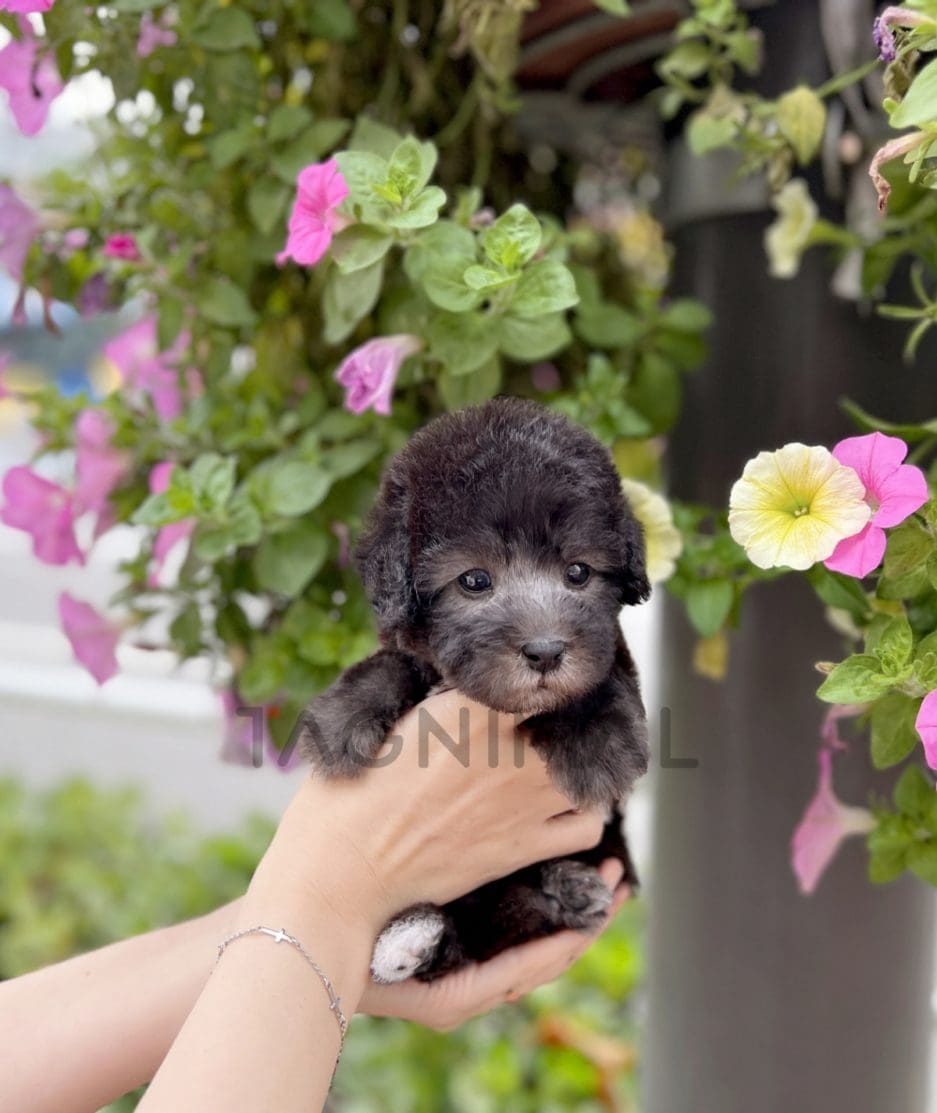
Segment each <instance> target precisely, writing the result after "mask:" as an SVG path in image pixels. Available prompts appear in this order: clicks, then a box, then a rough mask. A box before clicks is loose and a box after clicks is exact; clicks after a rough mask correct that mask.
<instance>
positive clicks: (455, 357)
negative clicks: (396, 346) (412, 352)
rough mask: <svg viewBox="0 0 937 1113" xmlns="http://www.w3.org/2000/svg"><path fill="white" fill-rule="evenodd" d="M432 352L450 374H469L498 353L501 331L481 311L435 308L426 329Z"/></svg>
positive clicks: (430, 351)
mask: <svg viewBox="0 0 937 1113" xmlns="http://www.w3.org/2000/svg"><path fill="white" fill-rule="evenodd" d="M426 339H427V340H428V341H429V353H430V355H431V356H432V357H433V358H434V359H438V360H439V361H440V362H441V363H443V364H444V365H445V368H446V370H447V371H448V372H449V374H450V375H466V374H468V372H470V371H474V370H475V369H476V368H478V367H480V366H481V365H482V364H483V363H487V362H488V360H490V359H491V357H492V356H493V355H494V354H495V352H496V351H497V349H498V332H497V329H495V328H492V324H491V321H490V320H489V319H488V318H486V317H483V316H481V314H479V313H445V312H436V313H433V314H432V315H431V316H430V318H429V324H428V326H427V330H426Z"/></svg>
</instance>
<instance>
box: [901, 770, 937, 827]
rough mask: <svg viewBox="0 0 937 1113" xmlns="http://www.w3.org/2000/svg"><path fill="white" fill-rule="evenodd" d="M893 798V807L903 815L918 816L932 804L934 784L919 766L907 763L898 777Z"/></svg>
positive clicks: (926, 811)
mask: <svg viewBox="0 0 937 1113" xmlns="http://www.w3.org/2000/svg"><path fill="white" fill-rule="evenodd" d="M893 799H894V801H895V807H896V808H898V809H899V810H900V811H902V812H904V814H905V815H909V816H912V817H916V818H920V817H923V816H925V815H927V814H928V813H929V812H930V810H931V807H932V806H933V803H934V786H933V784H932V783H931V780H930V778H929V777H928V776H926V775H925V773H924V771H923V770H922V769H921V768H920V767H919V766H917V765H909V766H908V767H907V769H905V770H904V772H903V773H902V774H901V776H900V777H899V778H898V783H897V784H896V785H895V791H894V793H893Z"/></svg>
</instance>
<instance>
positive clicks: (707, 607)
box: [686, 580, 735, 638]
mask: <svg viewBox="0 0 937 1113" xmlns="http://www.w3.org/2000/svg"><path fill="white" fill-rule="evenodd" d="M734 599H735V589H734V588H733V586H732V583H731V582H730V581H729V580H702V581H699V582H697V583H692V584H690V586H689V588H688V590H687V593H686V609H687V615H688V616H689V619H690V621H691V622H692V623H693V627H694V629H695V630H696V632H697V633H698V634H699V635H700V637H703V638H708V637H711V636H712V635H713V634H715V633H716V632H717V631H718V630H720V629H721V628H722V626H723V625H724V623H725V620H726V619H727V618H728V617H729V611H730V610H731V609H732V603H733V601H734Z"/></svg>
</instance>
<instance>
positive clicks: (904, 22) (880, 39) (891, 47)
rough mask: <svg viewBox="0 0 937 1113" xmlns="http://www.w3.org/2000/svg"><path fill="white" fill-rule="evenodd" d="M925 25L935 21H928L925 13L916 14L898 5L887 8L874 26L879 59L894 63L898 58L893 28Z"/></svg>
mask: <svg viewBox="0 0 937 1113" xmlns="http://www.w3.org/2000/svg"><path fill="white" fill-rule="evenodd" d="M925 23H933V20H931V19H928V17H927V16H926V15H924V13H923V12H914V11H912V10H911V9H910V8H901V7H898V6H896V5H892V6H891V7H889V8H886V9H885V10H884V11H883V12H882V14H881V15H880V16H878V18H877V19H876V20H875V22H874V23H873V24H872V41H873V42H874V43H875V48H876V50H877V51H878V56H879V58H880V59H881V60H882V61H883V62H894V60H895V58H896V57H897V51H896V49H895V36H894V34H893V33H892V27H920V26H922V25H923V24H925Z"/></svg>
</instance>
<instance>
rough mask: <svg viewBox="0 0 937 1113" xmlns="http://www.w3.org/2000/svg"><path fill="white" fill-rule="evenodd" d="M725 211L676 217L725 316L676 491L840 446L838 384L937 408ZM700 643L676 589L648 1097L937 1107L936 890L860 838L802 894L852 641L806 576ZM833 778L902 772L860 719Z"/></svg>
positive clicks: (666, 1110)
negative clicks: (830, 726) (832, 696)
mask: <svg viewBox="0 0 937 1113" xmlns="http://www.w3.org/2000/svg"><path fill="white" fill-rule="evenodd" d="M758 21H759V22H760V23H761V24H762V26H764V27H765V31H766V37H767V41H768V45H769V58H773V59H776V60H778V59H779V60H780V62H779V65H780V71H775V72H774V73H772V74H768V75H767V80H768V82H769V87H768V91H769V92H771V93H774V92H777V91H780V90H781V89H783V88H785V87H790V86H791V85H793V84H794V83H795V82H796V80H797V79H798V78H800V77H804V78H806V79H807V80H813V81H816V80H817V79H820V80H822V78H823V76H824V73H823V70H822V67H823V54H822V44H821V41H820V35H819V29H818V20H817V5H816V4H815V3H811V2H808V0H805V2H801V0H783V3H780V4H778V5H776V6H775V7H774V8H771V9H767V10H765V11H764V12H762V13H759V20H758ZM818 70H819V72H818ZM771 83H773V84H771ZM688 174H690V175H693V177H689V176H688ZM671 176H672V177H674V178H675V180H679V182H680V183H681V184H682V185H683V186H684V187H685V186H686V185H687V182H688V181H689V182H690V183H691V187H692V188H695V189H697V190H699V191H705V188H706V178H705V175H704V174H702V173H701V172H700V170H699V168H698V167H696V168H695V169H690V170H689V171H688V168H687V166H686V164H685V163H684V164H680V165H675V167H674V168H673V174H672V175H671ZM813 184H814V186H815V188H814V192H815V193H818V192H819V189H818V187H816V183H813ZM722 189H723V196H726V195H727V193H728V190H727V189H726V187H725V183H724V182H723V184H722ZM682 207H683V210H684V215H685V216H686V215H687V213H688V210H687V208H686V206H685V205H684V206H682ZM756 207H757V206H756ZM722 209H723V211H722V214H721V215H720V214H716V213H714V212H713V211H712V210H710V215H699V214H702V213H704V212H705V210H706V203H705V198H702V199H701V204H700V205H699V206H698V209H697V213H698V215H697V217H696V218H695V219H691V218H687V219H685V220H684V222H683V223H682V225H681V226H680V227H679V228H677V229H676V230H675V239H676V244H677V253H678V255H677V258H678V268H679V273H678V275H677V284H678V288H679V289H680V290H681V292H688V293H693V294H695V295H696V296H698V297H700V298H702V299H703V300H704V301H705V302H706V303H707V304H708V305H710V306H711V307H712V308H713V310H714V311H715V314H716V322H717V323H716V326H715V329H714V334H713V336H712V356H711V359H710V361H709V366H708V367H707V368H706V369H704V370H702V371H700V372H699V374H698V376H697V377H695V378H694V380H693V382H692V383H691V385H690V389H689V392H688V396H687V399H686V404H685V408H684V420H683V424H682V426H681V428H679V429H678V430H677V431H676V432H675V434H674V436H673V438H672V441H671V454H670V459H671V469H672V487H673V490H674V493H675V494H676V495H677V496H678V497H680V498H684V499H690V500H703V501H707V502H709V503H711V504H714V505H723V506H724V505H725V503H726V500H727V496H728V491H729V487H730V485H731V482H732V481H733V479H735V478H736V477H737V476H738V474H739V473H740V472H741V469H742V466H743V465H744V463H745V461H746V460H748V459H749V458H750V457H751V456H752V455H754V454H755V453H756V452H757V451H758V450H759V449H762V448H775V447H779V446H780V445H781V444H783V443H785V442H786V441H790V440H803V441H805V442H806V443H814V444H816V443H825V444H828V445H831V444H832V443H834V442H835V440H836V439H838V438H839V437H841V436H844V435H847V434H848V433H849V432H851V431H852V430H851V427H850V426H849V424H848V423H847V422H846V421H845V419H844V418H843V416H842V414H841V413H840V412H839V410H838V407H837V401H838V399H839V398H840V397H842V396H844V395H848V396H850V397H852V398H854V399H855V400H857V401H858V402H859V403H860V404H862V405H864V406H865V407H867V408H868V409H869V410H871V411H872V412H873V413H876V414H878V415H881V416H883V417H888V418H904V419H912V418H924V417H932V416H933V415H934V414H937V378H935V375H934V370H933V368H934V357H935V349H934V347H930V348H928V349H925V350H922V351H921V352H920V353H919V357H918V366H916V367H913V368H906V367H904V366H903V364H902V362H901V352H900V349H901V343H902V340H903V331H902V329H901V328H900V327H896V326H895V325H894V324H891V323H886V322H883V321H881V320H879V319H877V318H874V317H865V318H863V316H862V315H861V312H860V311H859V310H858V309H857V307H856V306H855V305H853V304H850V303H844V302H841V301H838V300H837V299H836V298H835V297H834V296H833V295H832V294H831V293H830V291H829V279H830V268H829V266H828V265H827V264H826V263H825V262H824V260H823V259H822V258H820V257H818V256H817V257H810V256H808V258H807V259H806V260H805V263H804V265H803V267H802V269H801V272H800V274H799V275H798V277H797V279H796V280H794V281H789V282H781V281H776V280H772V279H771V278H769V277H768V275H767V269H766V262H765V257H764V252H763V247H762V233H763V230H764V228H765V226H766V225H767V223H768V222H769V220H770V219H771V215H770V214H769V213H767V212H765V211H760V212H753V211H751V210H752V199H751V197H749V198H748V199H747V201H746V200H744V199H743V200H742V201H741V202H740V204H739V206H738V208H737V210H736V211H735V212H734V213H733V212H728V211H726V206H724V205H723V206H722ZM739 210H745V211H739ZM692 644H693V636H692V634H691V632H690V631H689V628H688V625H687V622H686V619H685V618H684V617H683V615H682V613H681V611H680V608H679V607H678V606H676V605H674V604H673V603H672V602H670V601H668V605H667V607H666V609H665V618H664V634H663V661H662V673H663V676H664V684H663V689H664V690H663V693H662V702H663V704H664V705H665V706H668V707H669V708H670V709H671V750H672V752H673V754H674V755H675V756H678V757H687V756H689V757H694V758H696V759H698V761H699V765H698V767H696V768H693V769H688V768H670V769H666V768H665V769H661V770H659V771H658V773H657V786H656V787H657V808H656V819H655V827H656V831H655V837H656V843H655V855H654V871H653V872H654V876H653V879H652V885H651V887H650V893H649V896H650V903H651V916H650V924H649V940H650V941H649V948H650V956H649V962H650V971H649V996H650V1004H649V1016H648V1025H647V1031H646V1039H645V1049H644V1057H643V1063H644V1079H643V1082H644V1096H643V1104H642V1109H643V1111H644V1113H925V1110H926V1109H927V1092H928V1073H927V1070H928V1059H929V1050H930V1043H931V1039H932V1018H931V1012H930V1008H929V1000H930V994H931V986H932V956H933V951H934V909H935V900H934V895H933V892H932V890H930V889H929V888H928V887H927V886H926V885H924V883H923V882H918V881H915V880H911V879H904V880H902V881H900V882H898V883H895V884H892V885H889V886H886V887H881V888H880V887H874V886H872V885H871V884H870V883H869V882H868V881H867V880H866V875H865V862H866V858H865V850H864V847H863V846H862V844H861V841H860V840H853V841H852V842H851V843H850V844H847V845H846V846H845V847H844V849H843V851H842V852H841V854H840V857H839V858H838V859H837V860H836V861H835V862H834V864H833V865H832V867H831V868H830V870H829V871H828V873H827V874H826V876H825V877H824V878H823V880H822V881H821V883H820V886H819V889H818V891H817V892H816V893H815V894H814V895H813V896H812V897H809V898H804V897H801V896H800V895H799V893H798V891H797V888H796V885H795V881H794V878H793V876H792V874H791V870H790V866H789V862H788V846H789V841H790V836H791V832H792V830H793V828H794V826H795V824H796V822H797V820H798V818H799V817H800V814H801V812H802V811H803V808H804V807H805V805H806V803H807V800H808V799H809V797H810V796H811V795H812V793H813V790H814V786H815V781H816V760H815V757H816V749H817V744H818V733H819V727H820V722H821V718H822V715H823V711H824V708H823V706H822V705H821V704H820V703H819V702H818V701H817V700H816V699H815V697H814V691H815V689H816V686H817V681H818V677H817V674H816V673H815V672H814V671H813V668H812V663H813V662H814V661H815V660H820V659H823V658H834V659H835V658H837V657H838V656H841V655H842V653H841V649H842V647H841V644H840V641H839V639H838V638H837V636H836V635H835V633H834V632H833V631H832V630H831V629H830V628H829V627H828V626H827V625H826V624H825V622H824V620H823V616H822V608H821V606H820V604H819V603H818V602H817V601H816V600H815V599H814V597H813V595H812V593H811V591H810V590H809V588H808V587H807V585H806V584H805V583H803V582H802V581H800V580H794V579H791V580H784V581H781V582H779V583H775V584H770V585H765V586H763V587H761V588H760V589H758V590H757V591H754V592H752V593H751V594H750V596H749V597H748V598H747V599H746V601H745V604H744V615H743V621H742V624H741V628H740V629H739V630H738V631H737V632H736V633H735V634H734V635H733V638H732V654H731V660H730V667H729V677H728V679H727V680H726V681H725V682H724V683H723V684H716V683H713V682H711V681H707V680H703V679H699V678H697V677H695V676H693V675H692V674H691V671H690V667H689V661H690V653H691V649H692ZM835 784H836V788H837V790H838V792H839V794H840V796H841V797H842V798H843V799H844V800H846V801H847V802H848V803H864V802H866V800H867V799H868V795H869V792H870V790H874V791H875V792H876V793H878V794H880V795H884V794H885V793H886V792H887V791H888V788H889V784H890V778H887V777H882V776H880V775H876V774H875V773H874V772H873V771H872V770H871V769H870V766H869V760H868V756H867V746H866V744H865V743H864V741H861V740H858V739H857V740H856V742H855V743H854V744H853V746H852V748H851V751H850V753H849V754H848V755H846V756H844V757H842V758H839V759H837V763H836V766H835Z"/></svg>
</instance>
